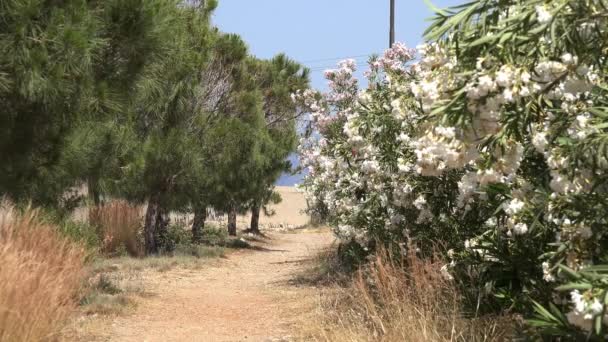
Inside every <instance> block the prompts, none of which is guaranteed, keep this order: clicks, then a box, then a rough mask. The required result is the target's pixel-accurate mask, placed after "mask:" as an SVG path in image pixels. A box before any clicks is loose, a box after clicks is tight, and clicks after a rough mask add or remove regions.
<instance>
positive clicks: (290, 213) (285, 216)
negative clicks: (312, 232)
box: [73, 186, 310, 230]
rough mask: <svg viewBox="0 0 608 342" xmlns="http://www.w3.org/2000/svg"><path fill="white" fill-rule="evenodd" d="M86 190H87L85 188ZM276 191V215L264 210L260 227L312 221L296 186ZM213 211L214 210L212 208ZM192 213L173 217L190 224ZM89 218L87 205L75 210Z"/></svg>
mask: <svg viewBox="0 0 608 342" xmlns="http://www.w3.org/2000/svg"><path fill="white" fill-rule="evenodd" d="M83 191H86V190H83ZM275 191H276V192H278V193H279V195H281V199H282V201H281V202H280V203H278V204H274V205H269V206H268V209H270V212H273V213H274V215H270V216H267V215H265V213H264V211H262V213H261V215H260V229H262V230H264V229H267V230H268V229H270V230H281V229H293V228H300V227H305V226H307V225H308V224H309V223H310V217H309V216H308V215H307V214H305V213H304V210H305V209H306V208H307V205H306V198H305V196H304V194H303V193H302V192H300V191H298V190H297V189H296V188H295V187H289V186H277V187H275ZM145 212H146V207H145V206H142V208H141V213H142V215H144V214H145ZM210 212H211V213H212V212H213V211H212V210H210ZM192 217H193V216H192V215H191V214H176V213H173V214H171V219H172V220H174V221H181V222H183V223H184V224H185V225H190V223H191V222H192ZM87 218H88V209H87V208H86V207H82V208H78V209H76V210H75V212H74V215H73V219H75V220H77V221H86V220H87ZM250 221H251V214H250V213H247V214H246V215H239V216H238V217H237V226H238V228H239V229H247V228H249V223H250ZM207 222H209V223H214V224H217V225H218V226H226V225H227V222H228V221H227V217H226V215H218V216H215V215H213V214H212V215H210V216H209V217H208V218H207Z"/></svg>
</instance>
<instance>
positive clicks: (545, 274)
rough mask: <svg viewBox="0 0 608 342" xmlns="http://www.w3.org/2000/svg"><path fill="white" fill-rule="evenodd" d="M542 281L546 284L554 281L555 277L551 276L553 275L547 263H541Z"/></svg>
mask: <svg viewBox="0 0 608 342" xmlns="http://www.w3.org/2000/svg"><path fill="white" fill-rule="evenodd" d="M542 266H543V279H545V281H546V282H553V281H555V277H554V276H553V274H551V267H550V265H549V263H548V262H543V265H542Z"/></svg>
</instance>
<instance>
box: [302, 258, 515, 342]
mask: <svg viewBox="0 0 608 342" xmlns="http://www.w3.org/2000/svg"><path fill="white" fill-rule="evenodd" d="M412 254H413V253H412ZM442 265H443V262H441V261H440V260H439V259H436V261H428V260H422V259H419V258H418V257H416V256H415V255H412V256H410V257H408V258H407V259H406V260H398V261H396V260H394V259H392V258H390V257H388V256H387V253H384V252H380V253H378V254H377V256H376V257H375V259H374V260H373V262H372V263H370V264H369V265H368V266H366V267H365V268H364V269H361V270H359V271H358V272H357V273H356V274H355V276H354V277H353V280H352V282H351V284H350V286H347V287H346V288H344V287H334V288H332V289H331V290H329V292H328V294H327V295H326V296H325V298H323V299H322V301H321V303H320V313H319V314H320V316H319V317H318V319H317V320H316V323H315V324H314V325H313V326H312V327H311V328H310V331H309V332H307V334H308V335H310V336H311V337H312V339H314V340H316V341H415V342H426V341H442V342H443V341H463V342H465V341H466V342H469V341H504V340H507V339H508V337H509V334H510V332H511V328H512V326H513V324H512V322H511V321H510V319H509V318H507V317H486V318H467V317H466V315H464V309H463V306H462V304H461V303H462V301H461V296H460V295H459V292H458V290H457V288H456V286H455V284H453V282H452V281H450V280H448V279H446V278H445V277H444V276H443V275H442V272H441V266H442Z"/></svg>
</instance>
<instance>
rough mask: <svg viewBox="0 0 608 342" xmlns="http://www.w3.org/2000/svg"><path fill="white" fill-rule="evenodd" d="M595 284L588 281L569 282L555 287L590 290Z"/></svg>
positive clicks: (559, 288)
mask: <svg viewBox="0 0 608 342" xmlns="http://www.w3.org/2000/svg"><path fill="white" fill-rule="evenodd" d="M592 288H593V286H592V285H591V284H586V283H568V284H565V285H561V286H558V287H556V288H555V290H556V291H571V290H590V289H592Z"/></svg>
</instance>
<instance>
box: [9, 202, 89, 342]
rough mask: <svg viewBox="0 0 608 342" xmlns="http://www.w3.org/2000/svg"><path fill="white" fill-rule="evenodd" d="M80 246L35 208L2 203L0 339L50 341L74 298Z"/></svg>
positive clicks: (78, 279) (79, 281)
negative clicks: (59, 231)
mask: <svg viewBox="0 0 608 342" xmlns="http://www.w3.org/2000/svg"><path fill="white" fill-rule="evenodd" d="M83 260H84V250H83V248H82V247H80V246H77V245H74V244H73V243H71V242H69V241H67V240H66V239H64V238H62V237H60V236H59V235H58V233H57V229H56V227H54V226H51V225H49V224H46V223H44V222H42V221H41V220H40V218H39V216H38V212H37V211H36V210H30V209H28V210H26V211H25V212H23V213H19V212H17V211H16V210H15V209H14V208H13V207H11V206H10V205H8V204H6V203H2V204H0V341H52V340H55V339H56V338H57V334H58V333H59V330H60V329H61V327H62V325H63V324H64V323H65V322H66V319H67V318H68V316H69V315H70V314H71V312H72V310H73V309H74V307H75V306H76V304H77V298H78V292H79V289H80V286H81V284H82V279H83Z"/></svg>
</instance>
